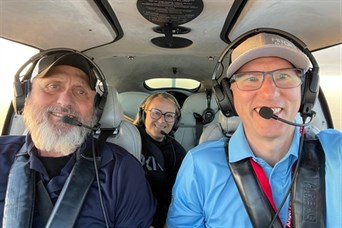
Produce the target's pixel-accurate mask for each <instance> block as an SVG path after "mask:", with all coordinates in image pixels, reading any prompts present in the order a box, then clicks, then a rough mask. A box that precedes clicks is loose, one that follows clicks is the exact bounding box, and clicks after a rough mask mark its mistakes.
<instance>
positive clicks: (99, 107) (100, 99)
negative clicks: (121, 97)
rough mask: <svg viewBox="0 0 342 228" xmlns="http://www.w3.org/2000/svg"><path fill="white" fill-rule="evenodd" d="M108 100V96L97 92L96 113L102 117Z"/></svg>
mask: <svg viewBox="0 0 342 228" xmlns="http://www.w3.org/2000/svg"><path fill="white" fill-rule="evenodd" d="M106 100H107V96H101V95H100V94H99V93H96V96H95V102H94V104H95V114H96V116H97V117H99V118H101V116H102V113H103V110H104V108H105V105H106Z"/></svg>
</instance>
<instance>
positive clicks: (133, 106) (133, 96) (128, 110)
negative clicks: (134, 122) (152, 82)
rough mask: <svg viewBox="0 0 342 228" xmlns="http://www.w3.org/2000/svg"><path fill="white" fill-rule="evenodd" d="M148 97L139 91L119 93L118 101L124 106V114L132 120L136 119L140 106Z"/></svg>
mask: <svg viewBox="0 0 342 228" xmlns="http://www.w3.org/2000/svg"><path fill="white" fill-rule="evenodd" d="M148 96H149V94H148V93H144V92H139V91H127V92H122V93H119V96H118V99H119V102H120V103H121V105H122V110H123V114H124V115H126V116H128V117H129V118H131V119H134V118H135V117H136V114H137V113H138V110H139V107H140V105H141V104H142V103H143V102H144V100H145V99H146V98H147V97H148Z"/></svg>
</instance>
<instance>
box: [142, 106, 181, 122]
mask: <svg viewBox="0 0 342 228" xmlns="http://www.w3.org/2000/svg"><path fill="white" fill-rule="evenodd" d="M148 111H149V112H150V116H151V118H152V119H155V120H159V119H160V117H161V116H164V120H165V122H168V123H172V122H174V121H175V118H176V113H174V112H165V113H163V112H162V111H160V110H159V109H156V108H151V109H150V110H148Z"/></svg>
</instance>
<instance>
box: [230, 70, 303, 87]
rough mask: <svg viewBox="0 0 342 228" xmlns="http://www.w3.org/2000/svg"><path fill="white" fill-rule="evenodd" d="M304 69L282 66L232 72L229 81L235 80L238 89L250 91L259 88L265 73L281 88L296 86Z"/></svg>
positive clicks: (300, 81)
mask: <svg viewBox="0 0 342 228" xmlns="http://www.w3.org/2000/svg"><path fill="white" fill-rule="evenodd" d="M304 73H305V71H304V70H303V69H299V68H284V69H278V70H274V71H248V72H239V73H236V74H233V76H232V78H231V79H230V82H231V83H233V82H236V85H237V87H238V89H240V90H243V91H252V90H257V89H260V88H261V85H262V83H263V82H264V80H265V75H270V76H272V80H273V82H274V84H275V85H276V86H277V87H278V88H281V89H290V88H295V87H298V86H299V85H301V84H302V83H303V79H304Z"/></svg>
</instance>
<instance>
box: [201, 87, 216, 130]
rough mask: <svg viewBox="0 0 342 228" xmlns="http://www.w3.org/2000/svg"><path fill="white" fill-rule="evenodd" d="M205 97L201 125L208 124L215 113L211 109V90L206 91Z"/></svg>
mask: <svg viewBox="0 0 342 228" xmlns="http://www.w3.org/2000/svg"><path fill="white" fill-rule="evenodd" d="M206 95H207V108H206V109H205V110H204V111H203V114H202V118H203V124H207V123H210V122H211V121H213V119H214V118H215V111H214V110H213V109H212V108H211V104H210V103H211V90H207V91H206Z"/></svg>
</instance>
